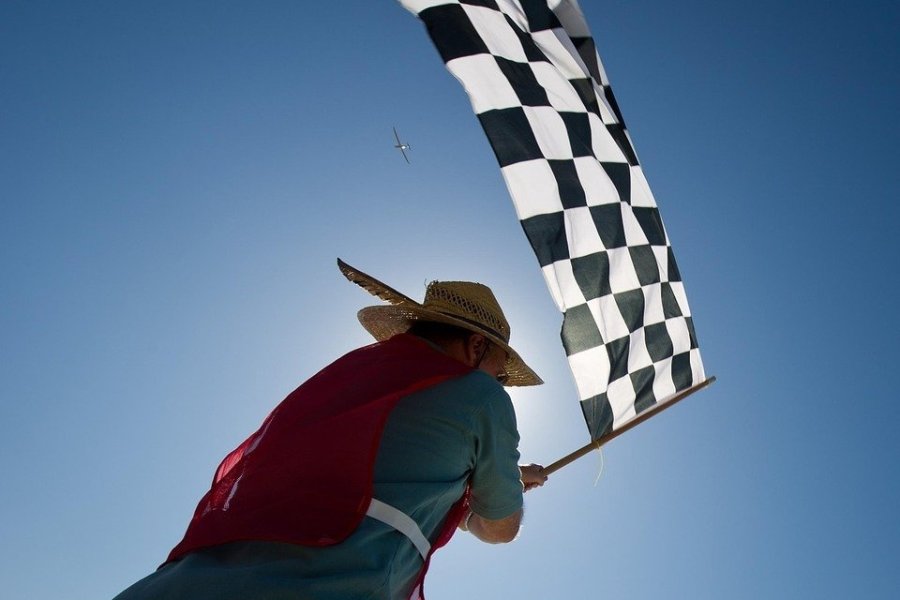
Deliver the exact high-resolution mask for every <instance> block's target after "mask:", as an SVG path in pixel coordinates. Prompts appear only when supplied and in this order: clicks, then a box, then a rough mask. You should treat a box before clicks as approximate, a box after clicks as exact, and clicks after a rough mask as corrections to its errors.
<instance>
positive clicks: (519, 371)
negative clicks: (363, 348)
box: [338, 259, 543, 386]
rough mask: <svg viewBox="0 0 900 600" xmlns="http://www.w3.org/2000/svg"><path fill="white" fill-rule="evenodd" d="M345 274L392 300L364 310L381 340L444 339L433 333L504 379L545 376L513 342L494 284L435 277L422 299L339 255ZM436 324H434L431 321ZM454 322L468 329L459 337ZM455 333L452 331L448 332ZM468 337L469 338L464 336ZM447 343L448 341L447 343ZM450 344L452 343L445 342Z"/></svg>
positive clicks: (532, 381) (514, 381) (529, 381)
mask: <svg viewBox="0 0 900 600" xmlns="http://www.w3.org/2000/svg"><path fill="white" fill-rule="evenodd" d="M338 267H339V268H340V269H341V272H342V273H343V274H344V276H346V277H347V279H349V280H350V281H352V282H353V283H356V284H357V285H359V286H361V287H362V288H363V289H365V290H366V291H368V292H369V293H371V294H373V295H375V296H378V297H379V298H381V299H382V300H385V301H386V302H388V305H380V306H369V307H366V308H363V309H362V310H360V311H359V314H358V316H359V321H360V323H362V326H363V327H365V328H366V330H367V331H368V332H369V333H371V334H372V336H373V337H375V339H376V340H379V341H380V340H386V339H388V338H390V337H391V336H393V335H396V334H398V333H404V332H407V331H410V330H411V328H413V327H415V328H416V329H413V330H412V333H416V334H417V335H422V331H425V332H426V334H427V335H422V337H426V338H428V339H431V340H432V341H435V342H436V343H439V344H440V341H438V340H436V339H434V338H433V337H430V336H435V335H436V336H438V338H439V339H440V337H441V336H444V337H445V338H446V341H448V342H450V343H451V344H452V345H453V346H454V348H456V350H454V352H457V351H458V352H459V353H460V356H456V358H458V359H460V360H462V361H463V362H465V363H466V364H468V365H469V366H472V367H474V368H479V369H481V370H483V371H486V372H488V373H490V374H491V375H492V376H494V377H497V378H498V380H499V379H505V381H503V383H504V385H519V386H521V385H537V384H540V383H543V381H542V380H541V378H540V377H538V376H537V374H536V373H535V372H534V371H533V370H532V369H531V368H530V367H529V366H528V365H526V364H525V362H524V361H523V360H522V359H521V358H520V357H519V355H518V353H517V352H516V351H515V350H513V349H512V348H511V347H510V345H509V335H510V328H509V323H508V322H507V320H506V317H505V316H504V314H503V310H502V309H501V308H500V304H499V303H498V302H497V299H496V298H495V297H494V294H493V292H491V290H490V288H488V287H487V286H485V285H482V284H480V283H473V282H469V281H432V282H431V283H429V284H428V287H427V288H426V290H425V300H424V302H422V303H421V304H419V303H418V302H416V301H415V300H413V299H411V298H409V297H408V296H405V295H403V294H401V293H400V292H398V291H396V290H394V289H393V288H391V287H388V286H387V285H385V284H384V283H382V282H380V281H378V280H377V279H375V278H374V277H371V276H369V275H367V274H365V273H363V272H362V271H359V270H358V269H354V268H353V267H351V266H350V265H347V264H346V263H344V262H343V261H341V260H340V259H338ZM426 323H428V324H434V325H426ZM439 325H449V326H452V327H454V328H456V329H459V330H462V331H464V332H465V333H464V334H462V336H463V337H460V336H459V335H457V337H456V339H455V340H454V339H453V337H452V331H451V330H444V331H443V332H441V330H440V328H439V327H437V326H439ZM447 336H450V337H447ZM463 338H464V339H463ZM441 345H442V347H443V344H441ZM445 349H446V348H445Z"/></svg>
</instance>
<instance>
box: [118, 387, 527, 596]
mask: <svg viewBox="0 0 900 600" xmlns="http://www.w3.org/2000/svg"><path fill="white" fill-rule="evenodd" d="M518 442H519V434H518V431H517V429H516V418H515V412H514V411H513V407H512V403H511V401H510V399H509V396H508V395H507V393H506V392H505V391H504V390H503V388H502V387H501V386H500V385H499V384H498V383H497V382H496V381H494V379H493V378H491V377H490V376H489V375H488V374H486V373H484V372H482V371H474V372H472V373H469V374H468V375H465V376H464V377H460V378H458V379H453V380H450V381H446V382H444V383H441V384H438V385H436V386H434V387H432V388H429V389H426V390H423V391H420V392H417V393H415V394H411V395H410V396H407V397H406V398H403V399H402V400H401V401H400V402H399V404H398V405H397V407H396V408H395V409H394V411H393V412H392V413H391V416H390V418H389V419H388V422H387V425H386V426H385V430H384V435H383V437H382V441H381V446H380V449H379V452H378V457H377V460H376V464H375V490H374V496H375V498H378V499H379V500H381V501H382V502H386V503H388V504H390V505H392V506H395V507H396V508H399V509H400V510H402V511H403V512H404V513H406V514H407V515H409V516H410V517H412V518H413V519H414V520H415V521H416V523H418V525H419V528H420V529H421V530H422V532H423V533H424V534H425V536H426V537H427V538H428V539H429V540H430V541H432V542H434V540H435V538H436V537H437V535H438V533H439V532H440V529H441V525H442V524H443V520H444V517H445V516H446V514H447V511H448V510H449V509H450V507H451V506H452V505H453V504H454V503H455V502H456V501H457V500H458V499H459V498H460V496H461V495H462V493H463V491H464V489H465V485H466V481H468V480H469V479H470V478H471V483H472V509H473V510H474V512H476V513H477V514H479V515H481V516H483V517H485V518H488V519H502V518H505V517H508V516H510V515H512V514H513V513H515V512H516V511H518V510H519V509H520V508H521V507H522V484H521V481H520V478H519V468H518V461H519V452H518V449H517V446H518ZM421 566H422V559H421V557H420V555H419V553H418V551H417V550H416V548H415V547H414V546H413V544H412V543H411V542H410V541H409V540H408V539H407V538H406V537H405V536H404V535H403V534H401V533H399V532H397V531H396V530H394V529H392V528H391V527H389V526H388V525H385V524H383V523H381V522H379V521H376V520H374V519H371V518H368V517H366V518H364V519H363V521H362V523H361V524H360V526H359V528H358V529H357V530H356V531H355V532H354V533H353V534H352V535H351V536H350V537H349V538H347V539H346V540H344V541H343V542H342V543H340V544H337V545H335V546H327V547H321V548H312V547H303V546H296V545H292V544H279V543H271V542H235V543H232V544H225V545H222V546H217V547H214V548H208V549H205V550H202V551H198V552H193V553H191V554H189V555H187V556H186V557H184V558H183V559H181V560H180V561H177V562H174V563H170V564H168V565H166V566H164V567H162V568H161V569H159V570H158V571H156V572H155V573H153V574H151V575H150V576H148V577H146V578H144V579H142V580H141V581H139V582H137V583H136V584H134V585H133V586H132V587H130V588H128V589H127V590H125V591H124V592H122V594H120V595H119V596H117V597H116V600H149V599H150V598H160V599H162V598H165V599H171V600H180V599H184V600H188V599H190V600H205V599H210V600H212V599H216V600H230V599H235V600H237V599H240V600H244V599H246V598H254V599H260V600H275V599H281V598H284V599H285V600H287V599H289V598H290V599H291V600H297V599H306V598H309V599H315V600H357V599H359V600H362V599H364V598H365V599H384V600H394V599H404V600H405V599H406V597H407V596H408V594H409V592H410V591H411V587H412V584H413V582H414V581H415V577H416V575H417V574H418V572H419V569H420V568H421Z"/></svg>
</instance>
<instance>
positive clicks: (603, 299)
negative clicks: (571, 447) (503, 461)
mask: <svg viewBox="0 0 900 600" xmlns="http://www.w3.org/2000/svg"><path fill="white" fill-rule="evenodd" d="M400 2H401V4H403V6H404V7H405V8H407V9H408V10H409V11H411V12H413V13H415V14H417V15H418V16H419V18H420V19H421V20H422V21H423V22H424V23H425V25H426V27H427V28H428V33H429V35H430V36H431V39H432V41H433V42H434V44H435V46H436V47H437V50H438V52H439V53H440V55H441V57H442V58H443V60H444V62H445V63H446V65H447V69H448V70H449V71H450V72H451V73H452V74H453V75H454V76H455V77H456V78H457V79H458V80H459V81H460V83H462V85H463V87H464V88H465V89H466V92H467V93H468V94H469V98H470V100H471V102H472V107H473V109H474V110H475V113H476V114H477V115H478V119H479V120H480V121H481V125H482V127H483V128H484V131H485V133H486V134H487V137H488V140H489V141H490V144H491V146H492V147H493V149H494V153H495V154H496V156H497V161H498V162H499V163H500V168H501V171H502V173H503V177H504V179H505V180H506V185H507V187H508V188H509V192H510V195H511V196H512V199H513V202H514V204H515V207H516V212H517V214H518V216H519V219H520V221H521V223H522V227H523V228H524V230H525V235H526V236H527V237H528V240H529V241H530V242H531V246H532V248H533V249H534V252H535V254H536V255H537V259H538V261H539V262H540V265H541V269H542V271H543V273H544V277H545V279H546V281H547V286H548V287H549V289H550V293H551V294H552V296H553V299H554V300H555V301H556V304H557V306H558V307H559V309H560V311H562V313H563V315H564V318H563V325H562V342H563V346H564V347H565V350H566V354H567V356H568V360H569V365H570V366H571V369H572V372H573V373H574V375H575V382H576V385H577V388H578V394H579V396H580V399H581V407H582V410H583V412H584V416H585V420H586V421H587V424H588V429H589V430H590V434H591V439H594V440H596V439H599V438H601V437H602V436H604V435H606V434H609V433H610V432H613V431H615V430H617V429H619V428H621V427H623V426H624V425H626V424H628V423H629V422H631V421H633V420H634V419H635V418H636V417H637V416H639V415H641V414H642V413H644V412H645V411H646V410H648V409H651V408H652V407H654V406H656V405H657V404H659V403H663V402H665V401H667V400H668V399H669V398H671V397H673V396H675V395H676V394H678V393H679V392H682V391H683V390H687V389H688V388H691V387H692V386H694V385H697V384H699V383H701V382H702V381H703V380H704V378H705V376H704V373H703V364H702V362H701V360H700V353H699V350H698V348H697V340H696V336H695V335H694V326H693V322H692V319H691V313H690V310H689V309H688V303H687V297H686V295H685V292H684V286H683V284H682V281H681V276H680V274H679V273H678V267H677V266H676V264H675V257H674V256H673V254H672V248H671V246H670V245H669V239H668V236H667V235H666V231H665V228H664V227H663V223H662V219H661V218H660V215H659V210H658V209H657V207H656V202H655V201H654V199H653V194H652V193H651V192H650V187H649V186H648V184H647V181H646V179H645V178H644V174H643V172H642V171H641V167H640V164H639V162H638V159H637V155H636V154H635V152H634V148H633V146H632V144H631V139H630V137H629V135H628V132H627V130H626V129H625V124H624V121H623V120H622V116H621V114H620V113H619V108H618V106H617V105H616V101H615V98H614V97H613V94H612V89H611V88H610V86H609V81H608V80H607V78H606V74H605V72H604V71H603V66H602V64H601V63H600V58H599V56H598V55H597V51H596V48H595V46H594V40H593V38H592V37H591V35H590V32H589V31H588V28H587V24H586V23H585V20H584V16H583V14H582V13H581V9H580V7H579V6H578V3H577V2H576V0H551V1H547V0H456V1H451V2H448V1H440V0H400Z"/></svg>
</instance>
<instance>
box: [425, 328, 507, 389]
mask: <svg viewBox="0 0 900 600" xmlns="http://www.w3.org/2000/svg"><path fill="white" fill-rule="evenodd" d="M407 333H410V334H412V335H415V336H418V337H421V338H424V339H426V340H428V341H430V342H432V343H433V344H435V345H437V346H440V347H441V348H442V349H443V350H444V351H445V352H446V353H447V354H449V355H450V356H452V357H453V358H455V359H457V360H459V361H460V362H463V363H465V364H467V365H469V366H470V367H472V368H475V369H480V370H482V371H484V372H485V373H487V374H488V375H490V376H491V377H493V378H495V379H496V380H497V381H499V382H500V383H501V384H503V385H505V384H506V381H507V379H508V378H509V375H507V373H506V363H507V361H508V360H509V353H508V352H507V351H506V350H504V349H503V348H501V347H500V346H498V345H497V344H494V343H492V342H491V341H490V340H489V339H488V338H486V337H485V336H483V335H481V334H480V333H475V332H473V331H471V330H469V329H463V328H462V327H457V326H455V325H448V324H446V323H435V322H433V321H415V322H413V323H412V325H411V326H410V328H409V330H408V331H407Z"/></svg>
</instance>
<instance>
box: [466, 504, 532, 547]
mask: <svg viewBox="0 0 900 600" xmlns="http://www.w3.org/2000/svg"><path fill="white" fill-rule="evenodd" d="M521 524H522V509H521V508H520V509H519V510H517V511H516V512H514V513H513V514H511V515H510V516H508V517H506V518H505V519H485V518H484V517H482V516H480V515H477V514H475V513H469V516H468V517H466V519H465V520H464V521H463V523H462V527H461V529H467V530H468V531H469V532H470V533H471V534H472V535H474V536H475V537H477V538H478V539H479V540H481V541H482V542H487V543H488V544H505V543H507V542H511V541H513V540H514V539H516V535H518V533H519V525H521Z"/></svg>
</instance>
